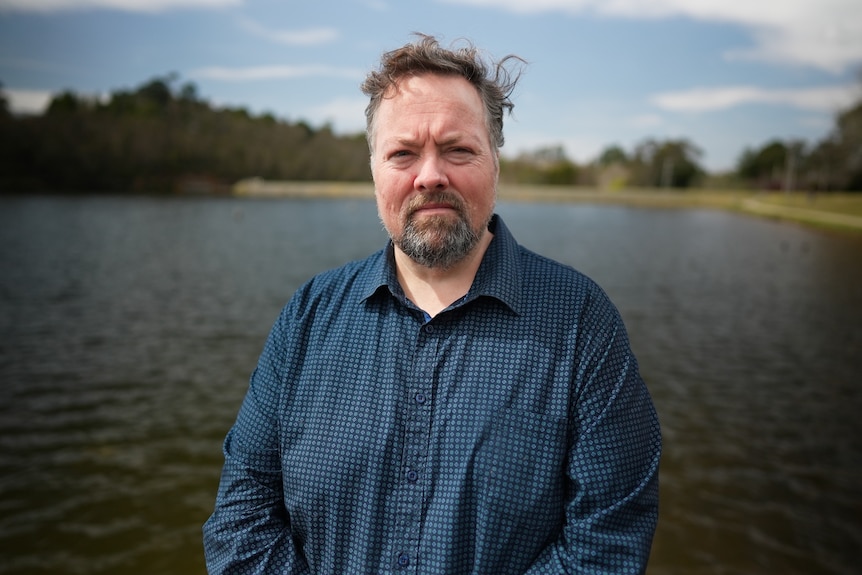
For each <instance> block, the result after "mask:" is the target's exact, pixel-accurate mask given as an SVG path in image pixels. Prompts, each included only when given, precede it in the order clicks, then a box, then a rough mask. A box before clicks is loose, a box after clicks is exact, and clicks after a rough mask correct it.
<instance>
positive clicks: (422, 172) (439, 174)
mask: <svg viewBox="0 0 862 575" xmlns="http://www.w3.org/2000/svg"><path fill="white" fill-rule="evenodd" d="M413 187H414V188H415V189H416V190H418V191H440V190H445V189H446V188H448V187H449V177H448V176H447V175H446V170H445V164H444V162H443V161H442V159H441V158H439V157H438V156H427V157H424V158H422V161H421V163H420V165H419V173H418V174H416V179H415V180H414V181H413Z"/></svg>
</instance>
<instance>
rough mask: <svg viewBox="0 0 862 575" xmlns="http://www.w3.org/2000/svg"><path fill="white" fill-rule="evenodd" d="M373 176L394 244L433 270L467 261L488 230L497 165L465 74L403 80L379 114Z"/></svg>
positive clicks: (479, 105)
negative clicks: (464, 77) (433, 268)
mask: <svg viewBox="0 0 862 575" xmlns="http://www.w3.org/2000/svg"><path fill="white" fill-rule="evenodd" d="M373 150H374V152H373V156H372V158H371V173H372V175H373V177H374V185H375V193H376V196H377V209H378V212H379V214H380V219H381V220H382V221H383V225H384V226H385V227H386V230H387V231H388V232H389V236H390V237H391V238H392V240H393V242H394V244H395V246H396V247H397V248H398V249H400V250H401V251H403V252H404V253H405V254H406V255H408V256H409V257H410V258H411V259H412V260H413V261H415V262H417V263H419V264H421V265H425V266H427V267H441V268H448V267H451V266H452V265H454V264H456V263H458V262H460V261H461V260H463V259H464V257H466V256H467V255H468V254H469V253H470V252H471V251H472V250H473V249H474V248H475V247H476V245H477V244H478V242H479V239H480V238H481V237H482V236H483V235H484V234H485V233H486V231H487V229H486V228H487V224H488V220H489V219H490V218H491V215H492V213H493V210H494V200H495V197H496V186H497V174H498V164H497V156H496V150H495V149H494V148H493V147H492V146H491V143H490V139H489V136H488V130H487V127H486V123H485V109H484V106H483V105H482V101H481V99H480V98H479V94H478V92H477V91H476V89H475V88H474V87H473V86H472V85H471V84H470V83H469V82H468V81H467V80H465V79H463V78H461V77H459V76H442V75H437V74H425V75H422V76H415V77H409V78H404V79H402V80H401V81H400V82H399V83H398V87H397V90H393V91H392V92H391V93H389V94H387V95H386V97H385V98H384V99H383V101H382V102H381V104H380V108H379V109H378V111H377V116H376V120H375V126H374V132H373Z"/></svg>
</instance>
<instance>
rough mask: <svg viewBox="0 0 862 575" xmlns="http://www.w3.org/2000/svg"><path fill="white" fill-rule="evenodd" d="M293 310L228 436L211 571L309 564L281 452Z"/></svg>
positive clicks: (279, 326)
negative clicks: (285, 487)
mask: <svg viewBox="0 0 862 575" xmlns="http://www.w3.org/2000/svg"><path fill="white" fill-rule="evenodd" d="M287 317H288V311H287V309H285V311H283V312H282V315H281V316H280V317H279V320H278V322H277V323H276V325H275V326H274V327H273V329H272V331H271V333H270V335H269V338H268V340H267V343H266V345H265V346H264V350H263V353H262V354H261V357H260V360H259V362H258V365H257V368H256V369H255V371H254V373H253V374H252V376H251V380H250V383H249V389H248V392H247V393H246V396H245V399H244V401H243V404H242V407H241V408H240V411H239V415H238V416H237V420H236V422H235V424H234V425H233V427H232V428H231V430H230V431H229V432H228V434H227V437H226V439H225V441H224V459H225V462H224V467H223V469H222V475H221V482H220V484H219V489H218V495H217V496H216V504H215V511H214V512H213V514H212V516H211V517H210V518H209V519H208V520H207V522H206V523H205V524H204V527H203V535H204V555H205V557H206V563H207V570H208V572H209V573H210V575H216V574H230V575H252V574H254V575H264V574H270V573H278V574H293V575H299V574H303V573H309V570H308V565H307V563H306V561H305V559H304V557H303V556H302V554H301V552H300V551H299V550H298V548H297V546H296V545H295V542H294V541H293V540H292V538H291V534H290V533H291V531H290V518H289V517H288V514H287V511H286V509H285V507H284V498H283V493H282V474H281V459H280V457H279V437H278V435H279V433H278V429H279V427H278V420H277V418H276V416H275V413H276V409H277V406H278V404H279V394H280V388H281V385H282V381H283V374H284V368H285V361H286V358H287V357H290V355H289V354H290V351H289V349H288V347H289V345H290V342H289V338H288V337H287V336H286V334H285V333H286V331H287V330H286V328H285V326H286V324H287V323H288V321H287Z"/></svg>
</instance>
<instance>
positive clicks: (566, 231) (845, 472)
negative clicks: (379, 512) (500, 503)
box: [0, 197, 862, 575]
mask: <svg viewBox="0 0 862 575" xmlns="http://www.w3.org/2000/svg"><path fill="white" fill-rule="evenodd" d="M498 211H499V212H500V213H501V214H502V215H503V217H504V218H505V219H506V221H507V224H508V225H509V227H510V228H511V229H512V230H513V232H514V233H515V235H516V237H517V238H518V239H519V240H520V241H521V242H522V243H523V244H525V245H527V246H528V247H531V248H533V249H535V250H537V251H540V252H542V253H544V254H546V255H549V256H551V257H553V258H555V259H559V260H561V261H564V262H566V263H570V264H572V265H574V266H576V267H578V268H579V269H581V270H582V271H584V272H586V273H587V274H589V275H590V276H592V277H593V278H594V279H596V280H597V281H598V282H599V283H600V284H602V285H603V286H604V287H605V289H606V290H607V291H608V292H609V293H610V295H611V297H612V299H613V300H614V301H615V302H616V303H617V305H618V307H619V308H620V310H621V312H622V314H623V316H624V319H625V320H626V323H627V326H628V328H629V332H630V336H631V340H632V345H633V347H634V349H635V352H636V353H637V355H638V357H639V359H640V362H641V368H642V372H643V374H644V376H645V378H646V379H647V382H648V384H649V386H650V389H651V391H652V393H653V396H654V399H655V402H656V406H657V408H658V411H659V415H660V418H661V421H662V424H663V430H664V434H665V456H664V458H663V461H662V472H661V481H662V494H661V497H662V500H661V518H660V523H659V530H658V533H657V535H656V540H655V544H654V546H653V556H652V560H651V563H650V569H649V573H650V575H671V574H680V575H681V574H691V573H696V574H704V575H713V574H715V575H719V574H720V575H725V574H772V573H782V574H794V573H799V574H815V575H816V574H824V575H825V574H844V573H848V574H849V573H856V572H857V569H858V557H859V552H858V550H859V549H862V416H860V413H862V389H860V383H862V266H860V262H862V238H858V237H854V236H848V235H839V234H830V233H826V232H822V231H815V230H809V229H805V228H801V227H798V226H794V225H790V224H783V223H779V222H773V221H768V220H759V219H753V218H748V217H744V216H738V215H733V214H728V213H723V212H712V211H705V210H643V209H631V208H624V207H608V206H601V207H599V206H585V205H538V204H515V203H503V204H502V205H500V206H499V209H498ZM383 241H384V235H383V233H382V232H381V230H380V225H379V224H378V223H377V218H376V214H375V208H374V204H373V202H371V201H362V200H247V199H246V200H241V199H228V198H220V199H211V198H200V199H156V198H98V197H93V198H76V199H64V198H32V199H21V198H19V199H8V198H7V199H2V200H0V271H2V275H0V573H2V574H9V573H16V574H18V573H21V574H23V573H27V574H36V573H46V574H47V573H51V574H77V573H86V574H107V573H120V572H121V573H124V574H129V575H135V574H144V573H146V574H152V573H162V574H178V575H179V574H182V575H189V574H191V575H194V574H200V573H204V566H203V558H202V552H201V542H200V525H201V523H202V522H203V521H204V520H205V519H206V517H207V516H208V515H209V513H210V511H211V510H212V504H213V497H214V494H215V489H216V486H217V483H218V474H219V470H220V466H221V453H220V444H221V440H222V438H223V436H224V433H225V432H226V430H227V428H228V427H229V425H230V424H231V423H232V421H233V418H234V416H235V414H236V410H237V409H238V407H239V402H240V401H241V398H242V396H243V394H244V392H245V386H246V384H247V380H248V376H249V373H250V371H251V369H252V368H253V366H254V363H255V361H256V358H257V355H258V354H259V352H260V350H261V348H262V345H263V341H264V339H265V337H266V334H267V332H268V330H269V327H270V325H271V323H272V321H273V320H274V319H275V316H276V315H277V313H278V311H279V310H280V308H281V306H282V305H283V304H284V303H285V301H286V300H287V298H288V297H289V296H290V294H291V293H292V292H293V290H294V289H296V287H298V285H299V284H300V283H301V282H302V281H304V280H305V279H306V278H307V277H309V276H310V275H311V274H313V273H315V272H317V271H320V270H323V269H325V268H329V267H332V266H334V265H338V264H339V263H341V262H344V261H347V260H349V259H355V258H359V257H362V256H364V255H366V254H368V253H370V252H372V251H374V250H376V249H378V248H379V247H380V246H381V245H382V244H383Z"/></svg>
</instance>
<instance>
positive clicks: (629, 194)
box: [233, 178, 862, 233]
mask: <svg viewBox="0 0 862 575" xmlns="http://www.w3.org/2000/svg"><path fill="white" fill-rule="evenodd" d="M233 194H234V195H237V196H245V197H261V198H266V197H269V198H277V197H293V198H297V197H305V198H321V197H323V198H369V199H370V198H372V197H373V195H374V187H373V185H372V184H371V183H369V182H281V181H267V180H261V179H258V178H252V179H248V180H242V181H240V182H237V183H236V184H235V185H234V186H233ZM498 194H499V195H498V197H499V199H500V200H504V201H514V202H519V201H522V202H582V203H593V204H599V203H600V204H618V205H627V206H637V207H652V208H714V209H724V210H732V211H737V212H741V213H747V214H753V215H756V216H760V217H769V218H776V219H781V220H789V221H794V222H799V223H803V224H807V225H813V226H817V227H825V228H830V229H841V230H851V231H856V232H860V233H862V193H855V194H854V193H835V192H827V193H819V194H812V193H809V192H806V191H793V192H783V191H778V192H754V191H744V190H704V189H690V190H689V189H686V190H661V189H649V188H647V189H620V190H602V189H598V188H586V187H583V188H582V187H566V186H531V185H511V184H500V186H499V192H498Z"/></svg>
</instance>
